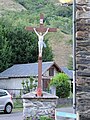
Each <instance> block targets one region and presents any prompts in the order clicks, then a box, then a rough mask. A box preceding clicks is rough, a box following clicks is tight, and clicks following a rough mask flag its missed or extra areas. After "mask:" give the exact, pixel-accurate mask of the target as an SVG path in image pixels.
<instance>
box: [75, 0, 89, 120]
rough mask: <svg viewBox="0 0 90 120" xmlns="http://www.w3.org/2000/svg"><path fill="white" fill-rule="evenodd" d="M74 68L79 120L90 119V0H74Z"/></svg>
mask: <svg viewBox="0 0 90 120" xmlns="http://www.w3.org/2000/svg"><path fill="white" fill-rule="evenodd" d="M76 69H77V70H76V81H77V96H76V97H77V109H78V111H79V113H80V120H90V0H76Z"/></svg>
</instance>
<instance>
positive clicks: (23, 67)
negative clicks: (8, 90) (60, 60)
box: [0, 61, 55, 78]
mask: <svg viewBox="0 0 90 120" xmlns="http://www.w3.org/2000/svg"><path fill="white" fill-rule="evenodd" d="M54 64H55V63H54V62H53V61H51V62H43V63H42V74H43V73H44V72H45V71H46V70H47V69H49V68H50V67H51V66H52V65H54ZM37 75H38V63H28V64H16V65H13V66H12V67H10V68H8V69H6V70H5V71H3V72H1V73H0V78H12V77H29V76H37Z"/></svg>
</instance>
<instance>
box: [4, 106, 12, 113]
mask: <svg viewBox="0 0 90 120" xmlns="http://www.w3.org/2000/svg"><path fill="white" fill-rule="evenodd" d="M11 112H12V105H11V104H7V105H6V106H5V113H7V114H10V113H11Z"/></svg>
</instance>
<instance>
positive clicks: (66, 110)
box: [56, 107, 73, 120]
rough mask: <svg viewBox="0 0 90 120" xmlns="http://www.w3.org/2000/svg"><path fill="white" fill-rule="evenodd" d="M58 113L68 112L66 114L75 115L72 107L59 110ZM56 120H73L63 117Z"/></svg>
mask: <svg viewBox="0 0 90 120" xmlns="http://www.w3.org/2000/svg"><path fill="white" fill-rule="evenodd" d="M56 111H60V112H66V113H73V108H72V107H65V108H57V109H56ZM56 120H73V119H71V118H63V117H56Z"/></svg>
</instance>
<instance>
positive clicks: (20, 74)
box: [0, 61, 67, 94]
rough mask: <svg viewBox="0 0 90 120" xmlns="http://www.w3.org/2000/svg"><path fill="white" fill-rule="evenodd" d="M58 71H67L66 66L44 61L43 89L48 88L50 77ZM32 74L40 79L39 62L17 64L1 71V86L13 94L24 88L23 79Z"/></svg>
mask: <svg viewBox="0 0 90 120" xmlns="http://www.w3.org/2000/svg"><path fill="white" fill-rule="evenodd" d="M58 72H66V74H67V70H66V69H65V67H61V68H60V67H59V66H58V65H57V64H56V63H55V62H53V61H51V62H43V63H42V89H43V90H46V89H47V87H48V84H49V82H50V79H51V78H52V77H53V76H55V75H56V74H57V73H58ZM30 76H32V77H34V78H36V79H38V63H28V64H16V65H13V66H12V67H10V68H8V69H6V70H5V71H3V72H1V73H0V88H1V89H7V90H8V91H10V92H11V94H17V93H18V92H20V89H22V81H23V80H24V81H25V80H27V79H29V78H30Z"/></svg>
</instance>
